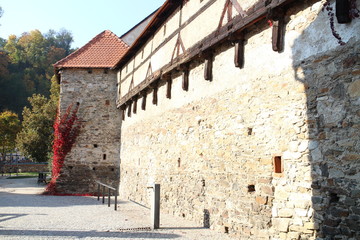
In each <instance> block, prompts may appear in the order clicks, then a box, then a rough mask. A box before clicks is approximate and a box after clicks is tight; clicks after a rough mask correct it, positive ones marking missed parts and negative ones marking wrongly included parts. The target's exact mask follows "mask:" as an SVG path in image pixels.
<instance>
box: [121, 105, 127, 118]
mask: <svg viewBox="0 0 360 240" xmlns="http://www.w3.org/2000/svg"><path fill="white" fill-rule="evenodd" d="M120 110H121V120H123V121H124V120H125V111H126V105H125V104H123V105H121V107H120Z"/></svg>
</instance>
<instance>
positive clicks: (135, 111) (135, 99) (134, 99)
mask: <svg viewBox="0 0 360 240" xmlns="http://www.w3.org/2000/svg"><path fill="white" fill-rule="evenodd" d="M132 100H133V102H134V105H133V113H134V114H136V113H137V101H138V95H135V96H134V97H133V98H132Z"/></svg>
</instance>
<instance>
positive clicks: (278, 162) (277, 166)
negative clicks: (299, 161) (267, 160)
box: [274, 156, 283, 173]
mask: <svg viewBox="0 0 360 240" xmlns="http://www.w3.org/2000/svg"><path fill="white" fill-rule="evenodd" d="M274 172H275V173H283V162H282V159H281V156H275V157H274Z"/></svg>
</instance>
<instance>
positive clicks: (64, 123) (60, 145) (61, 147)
mask: <svg viewBox="0 0 360 240" xmlns="http://www.w3.org/2000/svg"><path fill="white" fill-rule="evenodd" d="M78 109H79V105H77V106H76V107H75V108H74V109H73V110H72V104H71V105H70V106H69V107H68V108H67V109H66V112H65V113H64V115H63V116H62V117H60V116H59V115H60V114H59V112H58V114H57V116H56V120H55V123H54V131H55V132H54V134H55V139H54V144H53V153H54V156H53V162H52V179H51V181H50V183H49V184H48V186H47V188H46V192H47V193H48V194H56V192H57V191H56V180H57V179H58V177H59V175H60V172H61V168H62V167H63V165H64V160H65V157H66V155H67V154H68V153H69V152H70V151H71V149H72V146H73V145H74V143H75V141H76V138H77V137H78V136H79V133H80V128H81V123H80V120H79V118H78V117H77V112H78Z"/></svg>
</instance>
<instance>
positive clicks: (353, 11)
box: [323, 0, 360, 45]
mask: <svg viewBox="0 0 360 240" xmlns="http://www.w3.org/2000/svg"><path fill="white" fill-rule="evenodd" d="M330 1H331V0H325V2H324V5H323V11H324V10H326V11H327V15H328V16H329V20H330V28H331V32H332V35H333V36H334V37H335V38H336V39H337V40H338V43H339V44H340V45H345V42H344V41H343V40H342V38H341V36H340V34H339V33H338V32H337V31H336V29H335V22H334V17H335V13H334V8H333V7H332V6H331V3H330ZM348 1H349V8H350V9H349V13H348V14H349V17H350V19H355V18H359V16H360V11H359V9H357V6H356V0H348Z"/></svg>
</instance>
